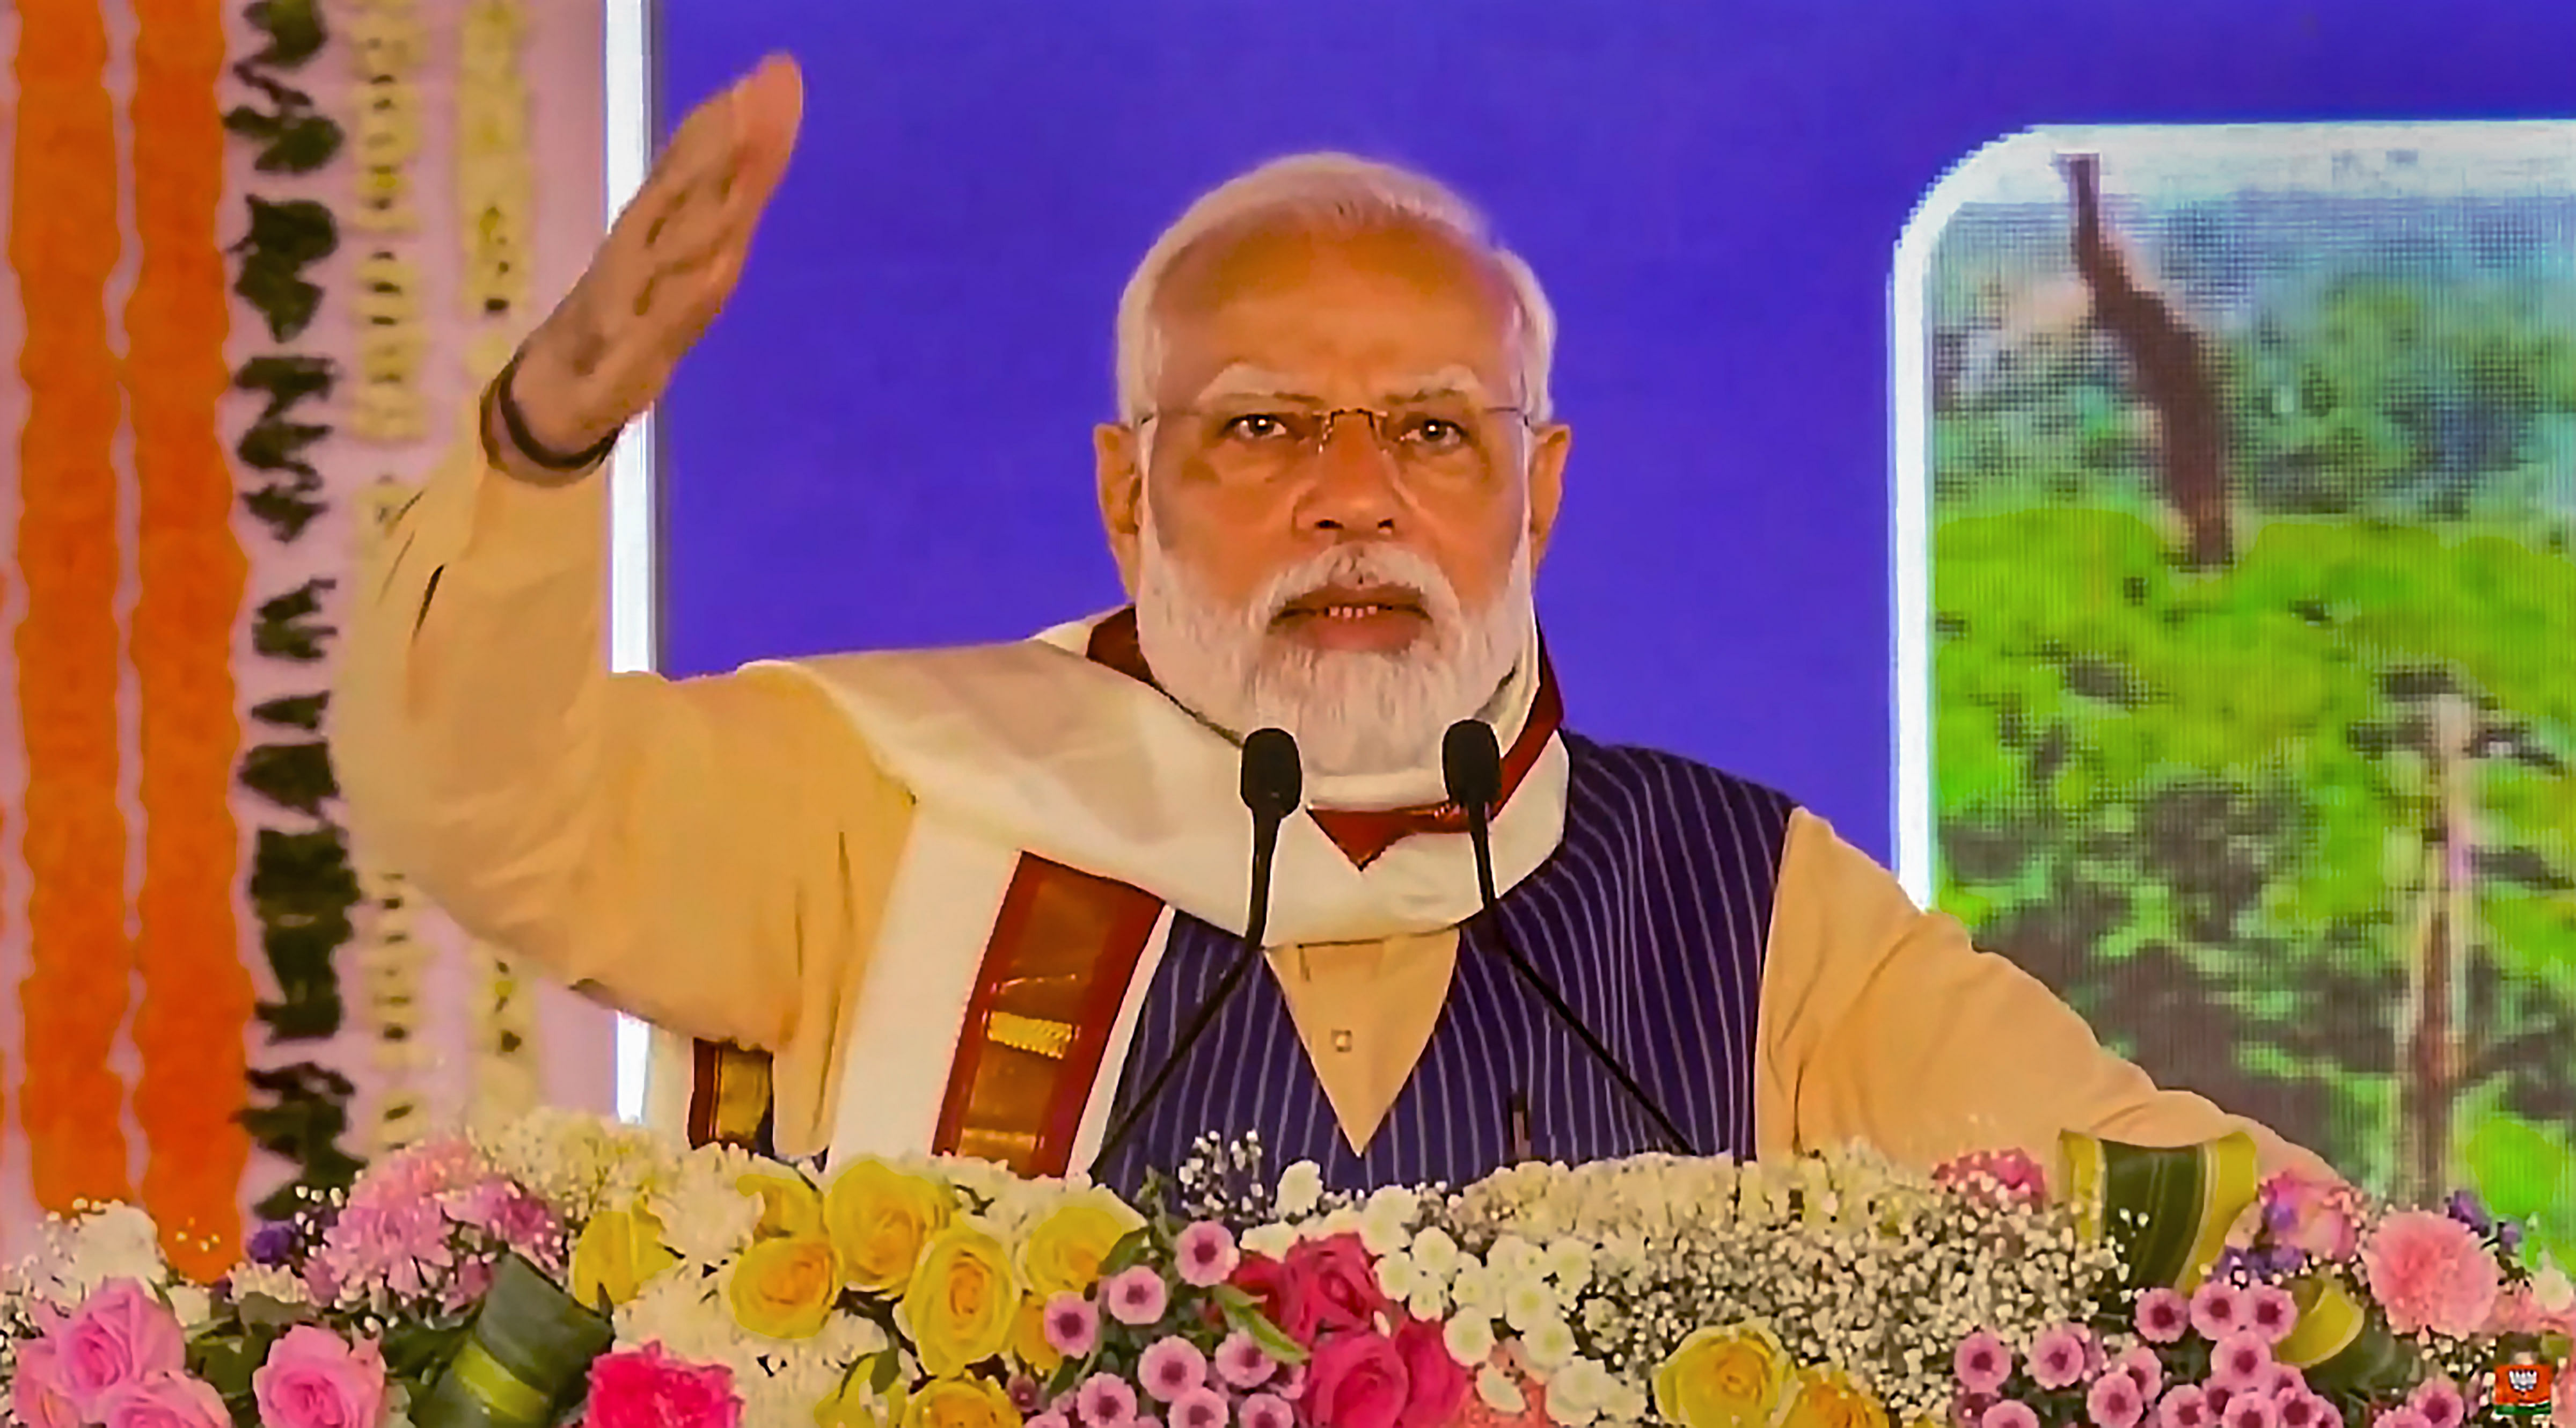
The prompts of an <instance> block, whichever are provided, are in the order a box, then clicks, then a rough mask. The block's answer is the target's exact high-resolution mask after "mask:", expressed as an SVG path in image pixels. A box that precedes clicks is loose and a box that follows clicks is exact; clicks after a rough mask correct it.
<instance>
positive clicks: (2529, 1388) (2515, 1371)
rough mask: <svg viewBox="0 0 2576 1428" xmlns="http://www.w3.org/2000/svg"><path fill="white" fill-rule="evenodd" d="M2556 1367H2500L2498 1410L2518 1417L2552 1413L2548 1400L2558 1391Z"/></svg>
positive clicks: (2496, 1373) (2540, 1365) (2497, 1368)
mask: <svg viewBox="0 0 2576 1428" xmlns="http://www.w3.org/2000/svg"><path fill="white" fill-rule="evenodd" d="M2557 1367H2558V1366H2557V1365H2555V1364H2532V1363H2522V1364H2497V1365H2496V1366H2495V1392H2494V1394H2493V1395H2492V1399H2493V1402H2494V1404H2495V1411H2496V1412H2498V1413H2507V1414H2513V1415H2515V1416H2517V1417H2531V1418H2538V1417H2542V1416H2545V1415H2546V1414H2547V1413H2548V1412H2549V1400H2550V1396H2551V1394H2552V1392H2553V1391H2554V1390H2555V1389H2556V1388H2557V1386H2558V1385H2557Z"/></svg>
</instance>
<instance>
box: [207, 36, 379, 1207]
mask: <svg viewBox="0 0 2576 1428" xmlns="http://www.w3.org/2000/svg"><path fill="white" fill-rule="evenodd" d="M243 14H244V16H245V18H246V19H247V20H248V22H249V23H250V25H251V26H252V27H253V28H254V29H256V30H257V31H259V32H260V33H261V34H263V35H264V36H265V39H266V43H265V44H264V45H263V46H262V48H261V49H260V51H259V52H258V53H257V54H255V55H252V56H251V57H250V58H248V59H247V60H244V61H243V62H241V63H239V64H237V65H235V66H234V67H233V74H234V77H235V78H236V79H237V80H238V81H239V82H240V83H241V84H242V85H243V86H244V87H246V88H247V89H249V90H250V91H252V92H253V93H254V94H255V95H256V96H258V98H259V99H260V100H262V101H264V102H265V107H262V106H261V105H260V104H257V103H254V104H246V105H242V106H240V107H237V108H235V109H233V110H231V111H230V112H228V113H227V114H226V115H225V116H224V126H225V128H227V129H228V130H230V131H231V132H232V133H233V134H235V135H236V136H238V137H241V138H243V139H246V140H249V141H250V142H253V143H255V144H258V145H259V146H260V153H259V157H258V159H257V161H256V164H255V167H256V168H257V169H258V170H259V171H260V172H263V173H277V174H291V175H304V174H311V173H314V172H317V171H319V170H320V169H322V168H323V167H324V166H326V165H327V164H329V163H330V162H331V160H332V159H333V158H335V157H336V156H337V155H338V154H339V152H340V148H341V141H342V133H341V130H340V127H339V126H338V125H337V124H335V123H333V122H332V121H331V120H330V119H329V118H327V117H326V116H324V115H323V114H321V113H320V112H319V111H318V110H317V109H316V108H315V106H314V103H313V99H312V96H311V95H309V94H307V93H305V92H304V91H303V90H301V89H298V88H296V87H295V86H293V85H291V84H289V83H287V82H286V79H285V78H284V76H285V75H286V74H288V73H290V72H292V71H294V70H296V69H299V68H301V67H302V66H304V65H306V64H308V63H310V62H311V61H312V59H313V57H314V56H315V55H316V54H319V53H320V52H321V51H322V49H323V48H324V46H325V44H326V43H327V41H328V39H329V36H328V34H327V32H326V31H325V30H324V28H323V24H322V16H321V14H320V11H319V10H318V8H317V7H316V5H315V4H314V0H261V3H254V4H252V5H250V6H249V7H247V8H246V9H245V10H244V12H243ZM248 206H249V224H248V232H247V233H246V234H245V236H244V237H243V238H242V239H241V241H240V242H239V243H237V244H236V245H235V246H234V249H233V251H234V252H235V253H236V254H237V255H238V256H239V258H240V275H239V277H238V278H237V279H236V281H235V282H234V285H233V291H234V292H235V293H237V294H239V295H240V296H241V297H242V298H243V300H245V301H246V302H248V303H249V304H250V305H251V306H252V307H253V308H254V309H256V310H257V311H258V313H259V315H260V317H261V319H262V320H263V322H264V324H265V326H266V328H267V331H268V335H269V337H270V338H271V339H272V340H274V341H275V342H276V343H278V344H279V345H280V346H281V347H284V346H286V345H287V344H291V343H293V342H295V341H296V339H298V338H299V337H301V336H303V334H304V333H305V331H306V330H307V329H308V328H309V327H311V325H312V323H313V321H314V319H315V317H316V316H317V315H318V314H319V312H320V310H321V307H322V301H323V292H322V290H321V288H319V287H318V286H316V285H315V284H314V283H313V282H312V281H311V279H310V278H309V277H308V276H307V275H306V270H307V269H308V268H310V267H311V265H312V264H314V263H316V262H318V261H320V260H321V259H323V258H325V257H328V256H329V255H330V254H331V253H332V252H333V251H335V250H336V249H337V248H338V246H339V225H338V222H337V220H336V219H335V218H334V217H333V215H332V213H331V210H330V209H329V208H328V207H326V206H325V205H323V204H321V203H317V202H315V201H313V200H311V199H288V200H283V201H272V200H270V199H266V198H263V197H261V196H259V195H257V194H253V195H251V196H250V197H249V200H248ZM337 377H338V374H337V372H336V371H335V370H334V369H333V367H332V365H331V363H330V362H329V361H328V360H327V359H324V358H321V357H318V356H315V355H312V354H310V353H301V352H295V351H292V350H288V351H279V352H270V353H263V354H261V355H259V356H257V357H254V358H252V359H250V360H249V361H248V362H246V363H244V364H243V366H242V367H241V368H240V369H239V370H238V371H237V372H235V373H234V375H233V385H234V386H235V387H237V388H239V389H241V390H243V391H248V392H256V393H259V394H261V395H262V396H263V397H264V398H265V399H266V400H265V403H264V405H263V408H262V410H261V412H260V414H259V415H258V416H257V417H256V418H255V419H254V420H253V421H252V423H251V425H250V427H249V429H248V430H247V431H246V432H245V433H244V434H243V435H242V438H241V440H240V442H239V443H238V444H237V445H236V446H235V448H234V451H235V454H236V455H238V456H239V457H240V458H241V461H242V463H243V465H244V466H245V467H247V468H249V469H250V470H251V471H252V472H254V473H256V478H255V479H256V481H257V482H258V484H257V485H255V486H254V487H253V489H251V490H250V491H248V492H246V493H245V494H244V496H243V504H244V506H245V507H246V508H247V509H248V510H249V511H250V513H251V514H252V515H253V516H254V517H255V518H257V519H258V520H259V521H260V522H261V523H262V524H264V525H265V526H267V527H268V529H269V532H270V533H271V534H272V535H273V536H275V537H276V539H278V540H279V541H280V542H291V541H293V540H295V539H296V538H297V537H299V536H300V535H301V534H302V533H303V531H304V529H305V528H306V527H307V526H308V525H310V524H311V522H312V521H313V519H314V518H315V517H317V516H319V515H320V514H321V512H322V500H321V496H322V474H321V472H320V470H319V469H318V468H316V467H315V466H314V465H313V464H312V462H311V461H310V460H309V459H307V456H306V453H307V451H308V450H309V449H310V448H311V447H312V445H313V444H314V443H315V442H317V441H320V440H321V439H322V438H324V437H325V436H328V435H329V434H330V428H329V427H327V426H324V425H322V424H321V423H319V422H317V421H312V420H303V419H299V413H298V410H297V409H298V408H299V407H301V406H303V405H304V404H305V403H308V402H315V401H324V400H327V399H328V398H329V396H330V395H331V391H332V388H333V386H334V385H335V383H336V381H337ZM330 584H331V582H330V581H328V580H327V579H320V578H317V579H313V580H308V581H306V582H305V583H304V584H302V585H300V586H298V587H296V588H295V589H292V590H288V591H285V592H283V593H281V594H276V595H272V596H270V597H269V598H268V599H266V600H265V601H263V602H262V603H261V604H260V605H259V607H258V609H257V611H256V612H255V615H254V618H253V621H252V625H251V648H252V651H253V653H254V654H255V655H257V656H259V657H261V658H265V659H275V660H281V661H285V662H287V663H289V664H293V665H299V666H311V665H315V664H318V663H319V662H320V661H321V660H322V659H323V657H324V654H325V644H326V641H327V640H328V639H329V638H330V636H331V635H332V633H333V631H332V630H331V629H330V627H329V626H327V625H324V624H323V623H321V618H320V617H321V597H322V595H323V593H324V592H325V591H326V590H327V589H329V588H330ZM326 698H327V696H326V695H325V694H322V693H320V692H315V693H309V694H296V695H289V696H286V697H284V698H279V699H272V700H269V701H268V702H266V703H264V704H262V705H260V706H259V707H258V708H256V709H254V710H252V711H251V717H252V718H253V719H254V720H255V721H257V722H258V723H259V724H260V725H262V726H263V728H264V730H265V731H266V733H267V734H268V735H270V737H268V738H267V739H266V740H265V741H264V742H262V743H260V744H259V745H257V746H256V747H254V748H252V749H251V750H250V751H249V752H248V753H246V754H245V755H244V756H243V758H242V763H241V768H240V775H239V776H240V779H241V782H242V784H243V785H244V786H245V787H247V788H249V789H251V790H252V791H253V792H255V793H258V794H259V795H260V796H261V797H262V798H264V799H266V800H267V801H268V802H269V803H270V804H272V805H274V806H275V807H277V808H278V809H280V810H284V811H288V812H292V813H294V814H298V815H301V817H302V820H303V826H300V827H292V828H288V827H263V828H261V829H260V830H259V834H258V840H257V843H256V845H255V850H254V853H253V856H252V862H251V875H250V896H251V906H252V910H253V912H254V913H255V915H256V916H257V917H258V919H259V924H260V945H261V951H262V953H263V955H264V956H265V958H266V960H267V962H268V966H269V970H270V973H271V975H272V977H273V978H274V980H275V983H276V988H277V999H276V1000H275V1001H272V1002H264V1003H262V1004H260V1006H259V1008H258V1014H259V1019H260V1021H261V1023H262V1024H263V1025H264V1026H265V1027H266V1029H267V1031H268V1039H269V1043H270V1045H271V1046H281V1045H294V1044H297V1043H319V1042H327V1041H329V1040H330V1039H332V1038H333V1037H334V1036H336V1035H337V1034H338V1033H339V1030H340V1024H341V1002H340V987H339V979H338V975H337V972H336V971H335V969H334V967H333V956H334V954H335V953H336V952H337V951H338V950H339V948H340V946H341V945H342V944H343V943H345V942H347V941H348V940H349V937H350V935H351V932H352V924H351V911H352V909H353V908H354V906H355V905H356V903H357V901H358V888H357V877H356V874H355V873H354V872H353V871H352V870H351V868H350V865H349V855H348V839H347V836H346V835H345V834H344V833H343V832H342V831H341V830H340V829H339V828H338V827H337V826H336V825H335V824H333V823H332V821H331V819H330V817H329V807H328V805H329V803H330V802H331V801H332V800H333V799H336V798H337V797H338V794H339V788H338V784H337V782H336V781H335V780H334V779H333V777H332V775H331V766H330V758H329V753H328V750H327V749H326V747H325V746H324V744H323V741H322V739H321V736H320V731H321V727H322V713H323V706H324V703H325V700H326ZM245 1079H246V1080H247V1082H248V1085H249V1090H250V1096H249V1105H248V1106H247V1108H245V1109H244V1110H243V1111H242V1112H241V1119H242V1123H243V1125H244V1126H245V1127H246V1128H247V1129H248V1130H249V1132H250V1135H251V1138H252V1139H253V1140H254V1141H255V1142H257V1143H258V1145H259V1146H260V1148H261V1149H263V1150H265V1151H267V1152H269V1153H270V1154H272V1155H276V1156H279V1157H281V1158H283V1159H285V1160H286V1161H288V1162H289V1163H291V1164H292V1165H293V1166H294V1168H295V1173H294V1175H293V1178H292V1179H291V1180H290V1181H289V1183H288V1184H286V1185H285V1186H283V1187H281V1188H280V1189H279V1190H277V1191H276V1192H275V1193H273V1194H271V1195H269V1196H268V1197H267V1198H266V1199H264V1200H262V1201H261V1203H260V1205H259V1210H260V1213H261V1214H262V1215H264V1216H266V1217H268V1218H270V1219H284V1218H287V1217H289V1216H291V1215H293V1214H295V1213H296V1212H297V1211H299V1210H300V1209H302V1208H304V1207H306V1206H308V1205H310V1204H311V1203H313V1202H315V1201H316V1200H318V1199H320V1198H322V1197H324V1196H326V1195H328V1194H330V1193H331V1192H333V1191H336V1190H339V1189H343V1188H345V1187H346V1186H348V1185H349V1184H350V1183H351V1182H352V1181H353V1180H354V1179H355V1178H356V1175H357V1172H358V1169H359V1161H358V1160H357V1159H356V1157H354V1156H352V1155H351V1154H350V1153H349V1152H348V1150H347V1149H346V1147H344V1146H343V1145H342V1144H341V1140H340V1138H341V1137H342V1136H343V1135H345V1134H346V1133H347V1132H348V1130H349V1105H350V1101H351V1099H352V1098H353V1096H354V1095H355V1090H356V1088H355V1087H354V1086H353V1085H352V1084H351V1083H350V1081H349V1079H348V1078H347V1077H346V1076H343V1075H341V1074H340V1073H339V1072H337V1071H335V1070H332V1069H330V1068H329V1067H327V1066H324V1065H321V1064H319V1063H318V1062H315V1061H311V1060H304V1061H295V1062H291V1063H289V1064H286V1065H282V1066H280V1065H261V1066H257V1067H255V1068H253V1069H251V1070H250V1071H249V1072H248V1073H247V1074H246V1077H245Z"/></svg>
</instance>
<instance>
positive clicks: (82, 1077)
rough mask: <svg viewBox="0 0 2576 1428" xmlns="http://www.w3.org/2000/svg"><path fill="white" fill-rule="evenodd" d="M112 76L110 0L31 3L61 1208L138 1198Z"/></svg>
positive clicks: (21, 127) (20, 247)
mask: <svg viewBox="0 0 2576 1428" xmlns="http://www.w3.org/2000/svg"><path fill="white" fill-rule="evenodd" d="M106 69H107V31H106V25H105V22H104V21H103V20H102V18H101V17H100V14H99V9H98V6H97V5H96V4H95V3H93V0H26V3H23V4H21V5H19V6H18V54H17V82H18V106H17V118H18V126H17V135H18V142H17V149H16V154H15V166H14V168H13V170H12V172H13V174H14V191H13V193H12V194H11V197H10V208H9V213H10V231H9V257H10V261H11V263H12V264H13V265H14V266H15V267H16V268H17V272H18V291H19V294H20V296H21V299H22V301H23V303H24V307H25V313H26V345H25V347H24V349H23V350H22V352H21V354H20V358H19V372H20V375H21V377H22V379H23V380H24V381H25V382H26V384H27V393H28V409H27V420H26V425H25V427H24V428H23V430H22V432H21V434H20V437H19V478H18V494H19V501H20V511H19V517H18V549H17V561H18V570H19V572H20V578H21V579H23V580H24V581H25V582H26V592H27V605H26V614H25V617H24V619H23V621H22V622H21V623H20V625H19V627H18V649H17V654H18V707H19V718H20V727H21V729H22V730H23V732H24V738H25V742H26V751H27V794H26V803H25V809H26V813H25V817H26V820H27V823H26V840H25V843H26V858H27V871H28V875H29V876H30V878H32V879H33V885H32V886H31V887H30V889H29V891H28V899H27V920H28V924H29V926H28V935H29V940H30V943H31V947H30V954H31V958H32V962H33V965H32V966H31V968H30V969H29V971H28V974H27V977H26V979H25V981H23V982H22V983H20V986H19V1005H20V1007H21V1010H22V1024H23V1025H24V1027H25V1029H26V1030H25V1038H26V1039H25V1043H24V1045H25V1054H26V1067H27V1071H26V1079H25V1081H24V1083H23V1085H22V1089H21V1091H20V1110H21V1119H22V1121H23V1123H24V1124H25V1126H26V1131H27V1141H28V1151H29V1159H30V1165H29V1172H30V1176H31V1179H32V1181H33V1184H34V1188H35V1193H36V1198H37V1199H38V1201H39V1202H41V1203H42V1204H44V1205H45V1206H46V1207H48V1208H49V1209H53V1210H57V1211H62V1210H68V1209H70V1208H71V1207H72V1205H73V1204H74V1203H75V1202H78V1201H82V1200H100V1201H104V1200H114V1199H121V1198H123V1197H124V1196H125V1195H126V1194H127V1193H128V1189H129V1182H128V1171H127V1165H126V1155H127V1147H126V1139H125V1128H124V1118H125V1085H124V1081H123V1079H122V1078H121V1077H120V1076H119V1075H118V1074H117V1072H116V1070H115V1068H114V1063H113V1061H112V1060H111V1053H112V1050H113V1047H114V1045H115V1042H116V1038H117V1035H118V1033H119V1032H120V1031H121V1030H122V1029H123V1024H124V1021H125V1014H126V1004H127V988H128V985H129V983H130V982H131V980H132V977H133V970H134V969H133V948H132V945H131V943H130V942H129V940H128V938H127V934H126V927H125V885H126V876H125V873H126V866H125V860H126V827H125V815H124V813H123V811H122V810H121V809H120V807H119V805H118V798H117V795H118V777H119V769H118V762H119V747H118V746H119V744H120V742H121V733H120V730H119V729H118V717H117V706H118V685H119V683H120V681H121V672H120V663H121V657H122V654H123V651H122V650H121V648H120V639H119V634H118V631H117V625H116V600H117V584H118V580H119V576H120V573H121V572H120V570H119V564H120V556H121V555H122V547H123V543H124V542H123V539H122V536H121V534H120V533H119V531H118V529H117V474H116V467H115V465H114V463H113V461H112V459H111V457H110V455H109V450H110V446H111V443H113V442H114V440H115V438H116V433H117V428H118V426H119V424H120V421H121V417H122V412H121V410H120V404H121V398H120V395H119V393H118V391H117V359H116V353H115V351H114V350H113V349H112V348H111V347H110V346H109V345H108V336H107V302H106V294H107V282H108V275H109V273H110V272H111V271H112V270H113V269H114V268H115V266H116V263H117V259H118V247H119V243H118V233H117V222H118V212H117V190H118V187H119V184H120V181H121V176H120V173H119V169H120V163H119V160H118V155H117V142H116V115H115V112H114V109H113V106H112V104H111V102H110V99H109V95H108V90H107V87H106Z"/></svg>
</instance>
